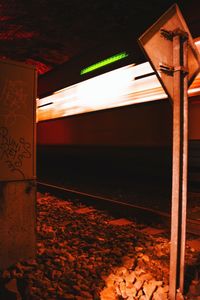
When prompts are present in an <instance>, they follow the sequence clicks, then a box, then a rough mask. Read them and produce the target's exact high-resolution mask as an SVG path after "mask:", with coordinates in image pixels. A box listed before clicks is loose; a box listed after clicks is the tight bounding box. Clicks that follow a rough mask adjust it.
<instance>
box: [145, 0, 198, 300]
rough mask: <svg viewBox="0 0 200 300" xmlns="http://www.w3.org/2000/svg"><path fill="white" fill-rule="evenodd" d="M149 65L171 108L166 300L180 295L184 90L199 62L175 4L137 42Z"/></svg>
mask: <svg viewBox="0 0 200 300" xmlns="http://www.w3.org/2000/svg"><path fill="white" fill-rule="evenodd" d="M139 42H140V44H141V46H142V48H143V49H144V51H145V53H146V55H147V57H148V59H149V61H150V64H151V65H152V67H153V69H154V70H155V72H156V74H157V77H158V79H159V80H160V82H161V84H162V86H163V88H164V90H165V91H166V93H167V94H168V96H169V98H170V99H171V100H172V105H173V166H172V206H171V249H170V291H169V297H170V299H176V296H177V293H181V294H183V293H184V267H185V240H186V210H187V173H188V171H187V169H188V95H187V90H188V86H189V85H190V84H191V83H192V81H193V80H194V78H195V77H196V75H197V74H198V73H199V70H200V58H199V54H198V50H197V49H196V47H195V44H194V42H193V39H192V36H191V34H190V32H189V29H188V27H187V25H186V22H185V20H184V18H183V16H182V14H181V12H180V10H179V8H178V6H177V5H176V4H175V5H173V6H172V7H171V8H170V9H169V10H168V11H167V12H166V13H165V14H164V15H162V16H161V18H160V19H159V20H158V21H157V22H156V23H155V24H154V25H153V26H151V27H150V28H149V29H148V30H147V31H146V32H145V33H144V34H143V35H142V36H141V37H140V38H139Z"/></svg>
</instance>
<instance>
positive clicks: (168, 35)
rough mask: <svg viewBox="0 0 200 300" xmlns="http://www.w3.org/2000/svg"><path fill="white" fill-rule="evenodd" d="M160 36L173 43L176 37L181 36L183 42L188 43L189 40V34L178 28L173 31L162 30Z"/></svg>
mask: <svg viewBox="0 0 200 300" xmlns="http://www.w3.org/2000/svg"><path fill="white" fill-rule="evenodd" d="M160 34H161V35H162V36H163V37H164V38H165V39H167V40H169V41H173V37H174V36H180V38H181V39H182V41H186V40H187V39H188V33H187V32H185V31H183V30H181V29H180V28H177V29H175V30H173V31H171V30H166V29H164V28H161V29H160Z"/></svg>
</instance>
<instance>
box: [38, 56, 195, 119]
mask: <svg viewBox="0 0 200 300" xmlns="http://www.w3.org/2000/svg"><path fill="white" fill-rule="evenodd" d="M153 73H154V71H153V69H152V68H151V66H150V64H149V63H148V62H145V63H143V64H139V65H134V64H130V65H128V66H125V67H122V68H119V69H116V70H113V71H111V72H108V73H105V74H102V75H99V76H96V77H93V78H91V79H88V80H85V81H83V82H80V83H77V84H74V85H72V86H69V87H66V88H64V89H62V90H59V91H56V92H55V93H53V94H52V95H50V96H48V97H45V98H42V99H39V100H38V104H37V106H38V108H37V120H38V121H42V120H49V119H54V118H60V117H65V116H70V115H75V114H81V113H86V112H91V111H96V110H102V109H109V108H114V107H120V106H125V105H133V104H137V103H143V102H148V101H155V100H161V99H167V95H166V93H165V92H164V90H163V88H162V86H161V84H160V82H159V80H158V79H157V77H156V75H155V74H153ZM152 74H153V75H152ZM188 94H189V96H190V97H192V96H196V95H199V94H200V75H199V74H198V76H197V77H196V79H195V80H194V82H193V84H192V85H191V87H190V89H189V91H188ZM50 102H52V104H51V105H46V104H47V103H50ZM39 106H41V107H39Z"/></svg>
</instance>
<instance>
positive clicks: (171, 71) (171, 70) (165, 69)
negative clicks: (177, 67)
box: [159, 64, 174, 76]
mask: <svg viewBox="0 0 200 300" xmlns="http://www.w3.org/2000/svg"><path fill="white" fill-rule="evenodd" d="M159 70H160V71H161V72H163V73H165V74H166V75H168V76H173V74H174V68H173V67H171V66H168V65H164V64H160V68H159Z"/></svg>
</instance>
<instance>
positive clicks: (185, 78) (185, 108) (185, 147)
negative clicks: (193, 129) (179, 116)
mask: <svg viewBox="0 0 200 300" xmlns="http://www.w3.org/2000/svg"><path fill="white" fill-rule="evenodd" d="M183 66H184V69H185V70H187V68H188V40H187V39H186V38H185V39H184V40H183ZM182 76H183V79H182V80H183V170H182V172H183V176H182V217H181V222H182V224H181V225H182V227H181V228H182V230H181V257H180V292H181V293H182V294H183V293H184V271H185V243H186V219H187V217H186V213H187V175H188V94H187V90H188V76H187V73H186V72H185V73H184V74H182Z"/></svg>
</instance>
